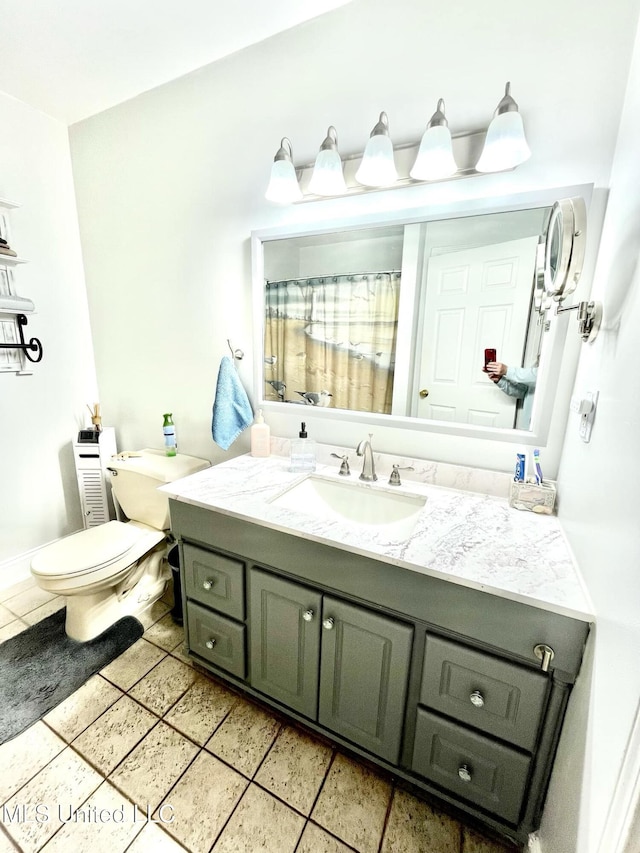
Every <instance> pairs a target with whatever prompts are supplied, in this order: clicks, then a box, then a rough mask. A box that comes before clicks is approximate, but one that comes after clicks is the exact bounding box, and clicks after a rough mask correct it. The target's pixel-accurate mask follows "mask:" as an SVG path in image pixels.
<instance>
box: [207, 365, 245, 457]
mask: <svg viewBox="0 0 640 853" xmlns="http://www.w3.org/2000/svg"><path fill="white" fill-rule="evenodd" d="M252 421H253V409H252V408H251V403H250V402H249V398H248V397H247V392H246V391H245V390H244V388H243V387H242V383H241V382H240V378H239V376H238V373H237V371H236V369H235V367H234V365H233V363H232V361H231V359H230V358H229V356H228V355H225V356H224V358H223V359H222V361H221V362H220V370H219V371H218V382H217V385H216V396H215V400H214V401H213V417H212V420H211V434H212V436H213V440H214V441H215V443H216V444H218V445H219V446H220V447H221V448H222V449H223V450H228V449H229V447H230V446H231V445H232V444H233V442H234V441H235V440H236V438H237V437H238V436H239V435H240V433H241V432H242V430H244V429H246V428H247V427H248V426H249V424H250V423H251V422H252Z"/></svg>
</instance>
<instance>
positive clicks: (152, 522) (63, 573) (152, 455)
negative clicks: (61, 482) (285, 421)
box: [31, 448, 209, 642]
mask: <svg viewBox="0 0 640 853" xmlns="http://www.w3.org/2000/svg"><path fill="white" fill-rule="evenodd" d="M208 467H209V462H208V461H206V460H205V459H198V458H196V457H195V456H185V455H184V454H182V453H178V454H176V455H175V456H167V455H166V454H165V452H164V450H153V449H148V448H147V449H145V450H140V451H136V452H131V453H120V454H118V455H117V456H114V457H112V459H111V461H110V463H109V466H108V470H109V471H110V472H111V485H112V487H113V494H114V497H115V499H116V501H117V503H118V505H119V506H120V508H121V509H122V512H123V513H124V514H125V516H126V517H127V518H128V519H129V520H128V521H126V522H124V521H109V522H107V523H106V524H101V525H99V526H98V527H91V528H89V529H87V530H82V531H80V532H78V533H72V534H71V535H70V536H66V537H65V538H64V539H61V540H60V541H58V542H54V543H53V544H52V545H47V546H46V547H45V548H42V549H41V550H40V551H39V552H38V553H37V554H36V556H35V557H34V558H33V560H32V561H31V574H32V575H33V577H34V578H35V581H36V583H37V585H38V586H39V587H41V589H45V590H47V592H51V593H55V594H56V595H64V596H67V617H66V623H65V630H66V633H67V635H68V636H69V637H71V638H72V639H73V640H79V641H80V642H86V641H87V640H92V639H93V638H94V637H97V636H98V635H99V634H101V633H102V632H103V631H106V629H107V628H109V627H110V626H111V625H113V624H114V623H115V622H117V621H118V619H121V618H122V617H123V616H139V615H140V614H141V613H142V612H143V611H144V610H146V609H147V608H148V607H150V606H151V605H152V604H153V603H154V602H155V601H157V599H158V598H160V596H161V595H162V594H163V592H164V590H165V587H166V585H167V580H168V579H169V577H170V576H171V572H170V570H169V568H168V565H167V562H166V551H167V538H166V531H167V530H168V528H169V499H168V497H167V496H166V495H164V494H163V493H162V492H159V491H158V490H157V489H158V487H159V486H162V485H164V484H165V483H170V482H172V481H173V480H178V479H180V478H181V477H186V476H187V475H189V474H193V473H195V472H196V471H201V470H202V469H203V468H208Z"/></svg>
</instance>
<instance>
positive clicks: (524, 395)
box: [486, 361, 538, 429]
mask: <svg viewBox="0 0 640 853" xmlns="http://www.w3.org/2000/svg"><path fill="white" fill-rule="evenodd" d="M486 372H487V374H488V376H489V379H490V380H491V381H492V382H493V383H494V384H496V385H497V386H498V388H499V389H500V390H501V391H503V392H504V393H505V394H507V395H508V396H509V397H515V398H516V399H517V400H519V401H521V407H522V408H521V424H520V429H529V427H530V425H531V410H532V408H533V395H534V393H535V390H536V381H537V379H538V368H537V367H509V366H508V365H506V364H503V363H502V362H501V361H490V362H489V363H488V364H487V369H486Z"/></svg>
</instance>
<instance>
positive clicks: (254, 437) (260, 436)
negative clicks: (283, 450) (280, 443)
mask: <svg viewBox="0 0 640 853" xmlns="http://www.w3.org/2000/svg"><path fill="white" fill-rule="evenodd" d="M270 453H271V430H270V429H269V425H268V424H266V423H265V422H264V418H263V416H262V409H258V414H257V415H256V420H255V423H254V425H253V426H252V427H251V455H252V456H261V457H264V456H269V455H270Z"/></svg>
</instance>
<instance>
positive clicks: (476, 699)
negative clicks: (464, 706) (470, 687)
mask: <svg viewBox="0 0 640 853" xmlns="http://www.w3.org/2000/svg"><path fill="white" fill-rule="evenodd" d="M469 701H470V702H471V704H472V705H475V706H476V708H482V706H483V705H484V696H483V695H482V693H480V691H479V690H474V691H473V693H472V694H471V696H469Z"/></svg>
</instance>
